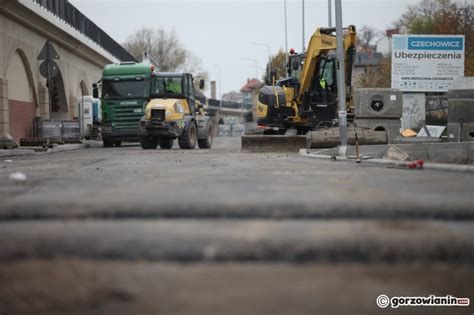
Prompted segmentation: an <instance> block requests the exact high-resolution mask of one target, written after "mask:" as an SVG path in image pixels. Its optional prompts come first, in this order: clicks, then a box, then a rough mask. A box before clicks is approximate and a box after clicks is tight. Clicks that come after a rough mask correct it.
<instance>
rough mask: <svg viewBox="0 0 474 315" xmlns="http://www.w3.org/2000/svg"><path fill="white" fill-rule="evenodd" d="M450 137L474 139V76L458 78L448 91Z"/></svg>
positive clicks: (461, 139)
mask: <svg viewBox="0 0 474 315" xmlns="http://www.w3.org/2000/svg"><path fill="white" fill-rule="evenodd" d="M448 138H449V141H451V142H459V141H463V142H466V141H474V77H462V78H459V79H457V80H456V81H455V82H454V83H453V85H452V88H451V89H450V90H449V92H448Z"/></svg>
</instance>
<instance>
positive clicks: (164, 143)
mask: <svg viewBox="0 0 474 315" xmlns="http://www.w3.org/2000/svg"><path fill="white" fill-rule="evenodd" d="M173 143H174V139H172V138H160V148H162V149H171V148H172V147H173Z"/></svg>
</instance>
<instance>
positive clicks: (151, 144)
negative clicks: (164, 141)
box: [140, 138, 158, 150]
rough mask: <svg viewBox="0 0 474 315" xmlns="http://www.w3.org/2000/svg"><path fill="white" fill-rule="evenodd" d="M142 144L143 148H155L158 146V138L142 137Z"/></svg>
mask: <svg viewBox="0 0 474 315" xmlns="http://www.w3.org/2000/svg"><path fill="white" fill-rule="evenodd" d="M140 144H141V145H142V149H143V150H154V149H156V147H157V146H158V140H157V139H147V138H142V139H140Z"/></svg>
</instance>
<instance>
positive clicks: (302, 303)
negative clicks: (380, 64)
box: [0, 138, 474, 315]
mask: <svg viewBox="0 0 474 315" xmlns="http://www.w3.org/2000/svg"><path fill="white" fill-rule="evenodd" d="M473 180H474V176H473V175H472V173H471V174H463V173H459V172H455V173H454V172H453V173H451V172H443V171H435V170H422V169H416V170H408V169H394V168H387V167H384V166H373V165H367V164H364V162H362V163H361V164H355V163H349V162H343V161H335V162H332V161H330V160H318V159H310V158H305V157H302V156H299V155H298V154H297V153H295V154H286V153H242V152H241V150H240V139H239V138H216V139H215V146H214V147H213V148H212V149H210V150H200V149H195V150H179V149H177V148H175V149H172V150H160V149H157V150H142V149H141V147H140V146H139V145H137V144H130V145H127V144H126V145H124V146H123V147H121V148H110V149H108V148H107V149H106V148H102V147H98V146H97V145H95V146H93V148H90V149H83V150H76V151H68V152H61V153H54V154H35V155H29V156H17V157H9V158H8V159H1V160H0V200H1V202H0V239H1V240H2V246H0V284H1V285H0V314H2V315H3V314H15V315H17V314H19V315H22V314H25V315H26V314H28V315H29V314H37V315H38V314H39V315H46V314H47V315H55V314H58V315H59V314H61V315H64V314H66V315H70V314H73V315H76V314H77V315H79V314H81V315H82V314H92V315H109V314H127V315H128V314H131V315H144V314H180V315H188V314H189V315H191V314H219V315H235V314H251V315H257V314H276V315H280V314H281V315H286V314H299V315H300V314H301V315H314V314H341V315H342V314H351V315H359V314H360V315H362V314H363V315H375V314H382V313H383V314H385V313H387V314H420V315H421V314H427V313H428V312H429V313H430V314H472V313H473V311H474V309H473V307H472V302H471V305H469V306H465V307H459V306H457V307H446V306H444V307H399V308H397V309H391V308H390V307H388V308H386V309H381V308H379V307H378V306H377V304H376V300H377V297H378V296H379V295H381V294H384V295H387V296H388V297H393V296H430V295H431V294H434V295H438V296H446V295H452V296H455V297H459V298H464V297H467V298H471V299H472V298H473V297H474V285H473V283H474V276H473V275H474V267H473V266H474V264H473V263H474V206H473V204H474V203H473V200H474V199H473V197H472V183H473Z"/></svg>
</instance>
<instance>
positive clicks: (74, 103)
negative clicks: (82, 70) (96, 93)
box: [69, 80, 89, 119]
mask: <svg viewBox="0 0 474 315" xmlns="http://www.w3.org/2000/svg"><path fill="white" fill-rule="evenodd" d="M82 96H89V89H88V88H87V83H86V82H85V81H84V80H82V81H81V82H80V83H79V85H78V86H77V88H76V90H75V94H73V95H71V98H70V102H69V103H70V114H71V115H70V116H71V117H72V118H73V119H78V118H79V104H80V103H81V102H82Z"/></svg>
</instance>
